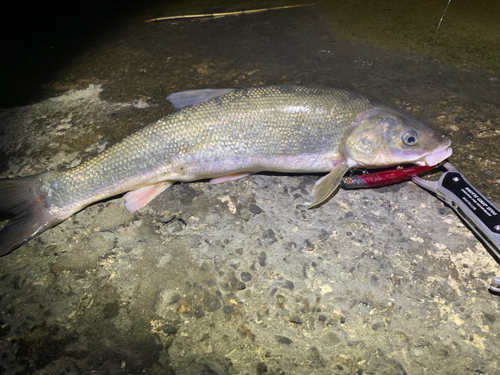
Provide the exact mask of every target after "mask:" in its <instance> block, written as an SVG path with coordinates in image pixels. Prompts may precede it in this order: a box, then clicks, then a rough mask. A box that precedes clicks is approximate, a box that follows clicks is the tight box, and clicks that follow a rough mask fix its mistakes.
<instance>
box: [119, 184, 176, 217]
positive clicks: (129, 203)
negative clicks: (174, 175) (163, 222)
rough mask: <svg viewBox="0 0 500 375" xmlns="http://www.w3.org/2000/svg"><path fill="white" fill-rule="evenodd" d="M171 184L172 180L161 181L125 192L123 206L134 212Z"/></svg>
mask: <svg viewBox="0 0 500 375" xmlns="http://www.w3.org/2000/svg"><path fill="white" fill-rule="evenodd" d="M172 184H173V182H171V181H162V182H158V183H156V184H153V185H148V186H144V187H141V188H139V189H135V190H131V191H129V192H128V193H127V194H125V207H127V210H129V211H130V212H135V211H137V210H139V209H141V208H143V207H144V206H145V205H147V204H148V203H149V202H151V201H152V200H153V199H155V198H156V197H157V196H158V195H160V194H161V193H162V192H163V191H164V190H166V189H167V188H168V187H170V186H171V185H172Z"/></svg>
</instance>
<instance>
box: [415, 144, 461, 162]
mask: <svg viewBox="0 0 500 375" xmlns="http://www.w3.org/2000/svg"><path fill="white" fill-rule="evenodd" d="M450 144H451V141H450V140H448V142H447V143H446V144H445V145H443V146H441V147H438V148H437V149H436V150H434V151H433V152H432V153H431V154H429V155H427V156H425V157H424V158H423V159H422V160H419V161H417V162H415V164H416V165H428V166H431V167H432V166H434V165H436V164H439V163H441V162H442V161H443V160H446V159H447V158H449V157H450V156H451V154H452V153H453V150H452V148H451V147H450Z"/></svg>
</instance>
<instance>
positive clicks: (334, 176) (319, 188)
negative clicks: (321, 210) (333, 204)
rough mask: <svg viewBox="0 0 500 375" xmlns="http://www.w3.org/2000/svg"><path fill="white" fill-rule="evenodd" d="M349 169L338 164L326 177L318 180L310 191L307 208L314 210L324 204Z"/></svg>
mask: <svg viewBox="0 0 500 375" xmlns="http://www.w3.org/2000/svg"><path fill="white" fill-rule="evenodd" d="M349 168H350V167H349V166H348V165H347V163H345V162H342V163H339V164H337V165H336V166H335V168H333V170H332V171H331V172H330V173H328V174H327V175H326V176H324V177H322V178H320V179H319V180H318V182H316V184H315V185H314V188H313V191H312V194H311V195H312V202H311V205H310V206H309V208H314V207H316V206H319V205H320V204H322V203H324V202H325V201H326V200H327V199H328V198H329V197H330V196H331V195H332V194H333V192H334V191H335V190H336V189H337V188H338V187H339V185H340V181H341V180H342V176H343V175H344V173H345V172H347V170H348V169H349Z"/></svg>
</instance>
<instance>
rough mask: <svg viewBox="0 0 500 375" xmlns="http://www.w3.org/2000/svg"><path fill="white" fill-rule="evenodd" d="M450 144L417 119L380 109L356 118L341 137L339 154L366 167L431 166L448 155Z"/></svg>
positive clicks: (386, 108)
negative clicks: (343, 136)
mask: <svg viewBox="0 0 500 375" xmlns="http://www.w3.org/2000/svg"><path fill="white" fill-rule="evenodd" d="M450 144H451V141H450V140H449V139H448V138H444V137H440V136H438V134H437V133H436V131H434V130H433V129H432V128H431V127H430V126H429V125H427V124H426V123H424V122H422V121H420V120H419V119H417V118H415V117H413V116H411V115H409V114H407V113H404V112H400V111H398V110H396V109H393V108H390V107H386V106H380V107H375V108H373V109H370V110H368V111H364V112H361V113H359V114H358V115H357V117H356V121H355V123H354V124H353V127H352V128H351V129H350V130H349V132H348V133H347V134H346V136H345V141H344V142H343V150H342V154H343V156H344V158H345V159H346V160H347V161H348V162H349V163H350V164H357V165H359V166H363V167H367V168H381V167H391V166H396V165H400V164H417V165H429V166H433V165H436V164H438V163H440V162H441V161H443V160H445V159H446V158H448V157H449V156H450V155H451V153H452V149H451V147H450Z"/></svg>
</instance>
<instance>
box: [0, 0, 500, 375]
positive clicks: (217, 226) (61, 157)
mask: <svg viewBox="0 0 500 375" xmlns="http://www.w3.org/2000/svg"><path fill="white" fill-rule="evenodd" d="M138 18H139V17H135V18H134V17H131V18H126V19H125V21H121V22H115V23H113V27H110V28H109V30H107V32H105V33H103V34H102V36H101V37H100V38H97V39H95V40H93V42H92V43H88V44H87V45H86V47H85V48H83V49H82V50H80V51H79V53H78V54H75V55H72V58H71V59H68V63H67V64H65V66H64V67H61V68H60V69H59V70H58V71H57V72H55V73H53V74H52V75H50V76H47V78H44V80H45V81H43V80H41V81H43V84H42V83H40V85H41V86H40V87H41V88H39V92H40V93H41V94H40V95H38V96H36V95H35V96H32V97H31V98H30V99H29V100H27V101H26V100H23V99H19V100H18V105H16V106H13V107H12V106H11V107H10V108H5V109H2V110H1V111H0V126H1V130H0V131H1V140H0V146H1V150H2V152H3V158H2V163H1V165H2V175H3V176H14V175H20V176H22V175H30V174H33V173H37V172H41V171H43V170H47V169H55V168H61V167H64V166H69V165H76V164H78V163H79V162H81V161H82V160H84V159H85V158H88V157H90V156H93V155H95V154H96V153H97V152H99V151H101V150H102V149H104V148H105V147H107V146H109V145H110V144H113V143H114V142H116V140H118V139H120V138H122V137H123V136H125V135H127V134H130V133H131V132H132V131H134V130H136V129H138V128H139V127H141V126H143V125H145V124H147V123H149V122H150V121H154V120H155V119H157V118H159V117H160V116H162V115H164V114H166V113H169V112H171V111H172V110H173V109H172V108H171V107H170V106H169V104H168V102H167V101H166V99H165V97H166V95H167V94H168V93H171V92H175V91H179V90H184V89H193V88H204V87H245V86H252V85H263V84H265V85H267V84H279V83H300V84H309V85H324V86H333V87H340V88H345V89H350V90H354V91H359V92H362V93H364V94H368V95H371V96H374V97H377V98H379V99H382V100H384V101H386V102H388V103H389V104H391V105H393V106H395V107H398V108H402V109H405V110H407V111H409V112H411V113H413V114H415V115H417V116H419V117H420V118H422V119H424V120H426V121H428V122H429V123H432V124H433V126H434V127H435V128H436V129H437V130H438V131H439V132H440V133H443V134H446V135H447V136H449V137H450V138H451V139H452V141H453V147H454V155H453V156H452V157H451V158H450V161H451V162H452V163H453V164H454V165H456V166H457V167H458V168H459V169H460V170H461V171H462V172H463V173H464V174H465V175H466V176H467V177H468V179H469V180H470V181H471V182H472V183H473V184H474V185H475V186H476V187H477V188H478V189H479V190H481V191H482V192H484V193H485V195H487V196H488V197H489V198H491V199H492V201H493V202H495V203H496V204H497V206H498V205H499V203H500V192H499V189H498V184H499V183H500V180H499V179H500V169H499V162H500V160H499V157H498V153H497V149H498V148H497V146H495V145H498V143H499V142H498V141H499V137H500V126H499V124H498V118H499V112H500V110H499V104H500V103H499V102H500V99H499V97H498V95H497V93H498V90H499V84H500V83H499V82H498V80H497V76H495V75H494V74H491V73H483V72H479V71H466V70H459V69H457V68H454V67H452V66H450V65H447V64H446V63H442V62H439V61H435V60H431V59H429V58H426V57H420V56H414V55H412V56H410V55H404V54H402V53H398V52H393V51H392V52H391V51H385V50H380V49H377V48H375V47H373V46H371V45H369V44H359V43H355V42H352V41H347V40H345V39H342V38H341V37H339V36H338V35H337V34H336V33H335V30H332V29H331V28H330V26H329V24H328V23H327V22H326V21H325V18H324V16H323V15H322V13H321V12H320V11H319V10H318V9H316V8H308V9H305V8H303V9H301V10H298V9H295V10H294V9H290V10H283V11H276V12H274V13H272V12H269V13H261V14H256V15H246V16H241V17H237V18H220V19H211V20H181V21H175V22H165V23H156V24H144V23H142V22H140V21H141V19H138ZM318 178H319V176H316V175H296V176H287V175H279V174H259V175H254V176H250V177H247V178H244V179H241V180H237V181H234V182H228V183H224V184H220V185H209V184H207V183H206V182H204V181H202V182H195V183H189V184H182V185H181V184H179V185H174V186H173V187H172V188H170V189H168V190H167V191H165V192H164V193H163V194H161V195H160V196H159V197H158V198H157V199H155V200H154V202H152V203H151V204H150V205H148V206H147V207H145V208H143V209H142V210H140V211H138V212H136V213H134V214H130V213H129V212H128V211H127V210H126V209H125V207H124V202H123V199H122V198H120V197H117V198H116V199H112V200H108V201H105V202H100V203H97V204H95V205H92V206H90V207H88V208H86V209H85V210H83V211H81V212H80V213H78V214H76V215H74V216H73V217H72V218H71V219H69V220H67V221H65V222H63V223H62V224H60V225H59V226H57V227H56V228H53V229H51V230H49V231H47V232H45V233H44V234H42V235H41V236H39V237H37V238H35V239H34V240H32V241H30V242H28V243H27V244H26V245H24V246H22V247H21V248H20V249H18V250H16V251H15V252H14V253H12V254H10V255H8V256H6V257H4V258H2V259H1V260H0V337H2V341H1V342H0V353H2V354H1V357H0V358H1V359H0V374H9V375H10V374H60V373H65V374H88V373H93V374H117V373H124V374H139V373H141V374H142V373H146V374H179V375H180V374H267V373H268V374H359V375H361V374H450V373H453V374H471V373H483V374H495V373H498V371H499V367H500V363H499V359H498V358H500V349H499V345H498V343H499V340H500V338H499V333H500V321H499V318H498V316H499V312H500V311H499V309H500V299H499V298H500V297H498V296H494V295H491V294H489V293H488V291H487V287H488V285H489V282H490V280H491V278H492V277H493V276H495V275H499V274H500V272H499V267H498V264H497V263H495V261H494V260H493V259H492V257H491V256H490V255H489V254H488V252H487V251H486V250H485V248H484V247H483V245H482V244H481V243H480V242H479V241H478V240H477V238H476V237H475V236H474V235H472V234H471V232H470V231H469V230H468V229H467V228H466V227H464V225H463V224H462V222H461V221H460V220H459V219H458V218H457V216H456V215H455V214H454V212H453V211H452V210H451V209H450V208H448V207H446V206H444V205H443V204H442V203H441V202H440V201H438V200H437V199H436V198H435V197H433V196H432V195H430V194H428V193H427V192H426V191H424V190H422V189H420V188H419V187H417V186H415V185H414V184H412V183H404V184H400V185H397V186H392V187H386V188H380V189H373V190H360V191H343V190H341V191H339V193H338V194H337V195H336V196H335V197H334V198H332V199H331V200H330V201H329V202H327V203H326V204H325V205H323V206H321V207H319V208H318V209H314V210H308V209H307V204H308V202H309V194H310V191H311V189H312V187H313V185H314V183H315V181H316V180H317V179H318Z"/></svg>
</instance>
